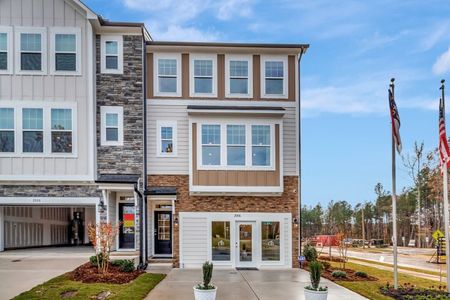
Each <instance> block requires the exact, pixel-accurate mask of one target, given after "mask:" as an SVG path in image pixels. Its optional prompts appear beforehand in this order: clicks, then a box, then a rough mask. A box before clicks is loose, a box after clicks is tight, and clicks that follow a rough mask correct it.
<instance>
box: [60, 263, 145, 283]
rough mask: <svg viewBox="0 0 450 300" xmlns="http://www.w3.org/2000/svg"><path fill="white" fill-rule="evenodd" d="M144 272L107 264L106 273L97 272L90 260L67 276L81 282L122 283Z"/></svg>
mask: <svg viewBox="0 0 450 300" xmlns="http://www.w3.org/2000/svg"><path fill="white" fill-rule="evenodd" d="M142 273H145V272H144V271H142V270H135V271H133V272H122V271H120V269H119V266H113V265H111V264H110V265H109V268H108V273H107V274H100V273H98V269H97V267H96V266H93V265H92V264H91V263H90V262H88V263H85V264H84V265H81V266H79V267H78V268H76V269H75V270H73V271H72V272H70V273H69V278H70V279H72V280H75V281H81V282H83V283H115V284H123V283H128V282H130V281H132V280H133V279H136V278H137V277H138V276H139V275H141V274H142Z"/></svg>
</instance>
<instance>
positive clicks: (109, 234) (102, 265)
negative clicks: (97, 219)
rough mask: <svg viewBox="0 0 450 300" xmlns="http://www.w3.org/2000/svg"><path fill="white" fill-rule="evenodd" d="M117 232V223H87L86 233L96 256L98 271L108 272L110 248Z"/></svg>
mask: <svg viewBox="0 0 450 300" xmlns="http://www.w3.org/2000/svg"><path fill="white" fill-rule="evenodd" d="M118 234H119V225H113V224H111V223H105V222H101V223H98V224H95V225H94V224H89V225H88V235H89V240H90V241H91V243H92V245H93V247H94V249H95V255H96V257H97V267H98V272H99V273H102V274H106V273H108V267H109V261H110V259H109V258H110V253H111V248H112V246H113V245H114V242H115V240H116V237H117V235H118Z"/></svg>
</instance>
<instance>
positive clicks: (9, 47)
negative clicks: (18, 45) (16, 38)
mask: <svg viewBox="0 0 450 300" xmlns="http://www.w3.org/2000/svg"><path fill="white" fill-rule="evenodd" d="M0 33H6V51H7V54H6V60H7V62H6V63H7V64H6V70H0V74H12V73H13V65H14V63H13V57H14V55H13V51H14V50H13V49H14V47H13V29H12V27H11V26H0Z"/></svg>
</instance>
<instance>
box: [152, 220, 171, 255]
mask: <svg viewBox="0 0 450 300" xmlns="http://www.w3.org/2000/svg"><path fill="white" fill-rule="evenodd" d="M154 241H155V255H156V256H157V255H170V254H172V212H171V211H155V232H154Z"/></svg>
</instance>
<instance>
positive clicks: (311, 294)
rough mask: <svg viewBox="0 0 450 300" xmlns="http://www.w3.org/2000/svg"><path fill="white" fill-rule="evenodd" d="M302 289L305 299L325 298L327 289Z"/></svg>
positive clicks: (316, 299) (317, 299) (321, 299)
mask: <svg viewBox="0 0 450 300" xmlns="http://www.w3.org/2000/svg"><path fill="white" fill-rule="evenodd" d="M304 290H305V299H306V300H327V297H328V291H311V290H308V289H304Z"/></svg>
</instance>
